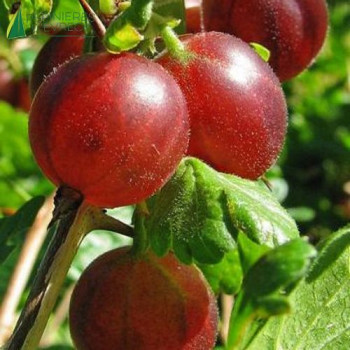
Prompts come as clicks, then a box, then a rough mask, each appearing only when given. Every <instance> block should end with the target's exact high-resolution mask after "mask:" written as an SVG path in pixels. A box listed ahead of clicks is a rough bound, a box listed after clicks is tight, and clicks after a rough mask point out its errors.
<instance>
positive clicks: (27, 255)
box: [0, 196, 53, 344]
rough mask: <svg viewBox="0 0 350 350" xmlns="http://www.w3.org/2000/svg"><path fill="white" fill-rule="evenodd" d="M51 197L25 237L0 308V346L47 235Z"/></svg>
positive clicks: (10, 326) (4, 339) (51, 208)
mask: <svg viewBox="0 0 350 350" xmlns="http://www.w3.org/2000/svg"><path fill="white" fill-rule="evenodd" d="M52 210H53V197H52V196H50V197H49V198H47V199H46V201H45V203H44V205H43V206H42V207H41V209H40V211H39V213H38V215H37V217H36V219H35V221H34V224H33V226H32V227H31V229H30V230H29V231H28V233H27V235H26V239H25V242H24V244H23V247H22V250H21V253H20V256H19V258H18V261H17V264H16V267H15V269H14V271H13V274H12V276H11V280H10V282H9V284H8V287H7V290H6V292H5V296H4V298H3V302H2V304H1V307H0V344H4V343H5V342H6V340H7V339H8V337H9V336H10V334H11V331H12V329H11V328H12V325H13V322H14V319H15V313H16V308H17V306H18V303H19V301H20V298H21V295H22V293H23V290H24V288H25V286H26V284H27V282H28V279H29V276H30V273H31V271H32V269H33V265H34V263H35V260H36V258H37V256H38V253H39V250H40V248H41V246H42V244H43V241H44V239H45V237H46V233H47V230H46V229H47V225H48V224H49V222H50V220H51V217H52Z"/></svg>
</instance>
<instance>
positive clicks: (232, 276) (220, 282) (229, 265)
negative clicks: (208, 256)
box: [197, 249, 243, 294]
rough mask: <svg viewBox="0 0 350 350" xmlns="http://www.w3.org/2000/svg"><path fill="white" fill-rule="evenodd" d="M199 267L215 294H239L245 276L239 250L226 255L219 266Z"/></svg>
mask: <svg viewBox="0 0 350 350" xmlns="http://www.w3.org/2000/svg"><path fill="white" fill-rule="evenodd" d="M197 266H198V267H199V268H200V269H201V270H202V272H203V274H204V276H205V278H206V279H207V281H208V282H209V284H210V286H211V288H212V290H213V292H214V293H215V294H219V293H226V294H236V293H238V291H239V289H240V287H241V284H242V279H243V274H242V267H241V263H240V260H239V254H238V250H237V249H233V250H231V251H229V252H228V253H226V254H225V255H224V258H223V259H222V260H221V261H220V262H219V263H218V264H215V265H212V264H198V265H197Z"/></svg>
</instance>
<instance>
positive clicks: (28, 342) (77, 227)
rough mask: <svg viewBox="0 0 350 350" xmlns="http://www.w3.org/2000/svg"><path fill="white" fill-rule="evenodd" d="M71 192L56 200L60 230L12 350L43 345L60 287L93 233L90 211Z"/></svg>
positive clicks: (62, 192) (59, 193)
mask: <svg viewBox="0 0 350 350" xmlns="http://www.w3.org/2000/svg"><path fill="white" fill-rule="evenodd" d="M81 203H82V197H81V196H80V195H79V194H78V193H76V192H74V191H72V190H71V189H67V188H61V189H59V190H58V191H57V195H56V197H55V204H56V207H55V211H54V220H55V221H57V228H56V230H55V232H54V236H53V237H52V239H51V242H50V245H49V247H48V249H47V251H46V253H45V256H44V258H43V260H42V262H41V264H40V267H39V270H38V273H37V276H36V278H35V280H34V282H33V286H32V288H31V291H30V294H29V297H28V299H27V302H26V304H25V306H24V309H23V310H22V313H21V315H20V318H19V320H18V322H17V325H16V327H15V330H14V332H13V334H12V336H11V338H10V340H9V342H8V343H7V345H6V346H5V349H9V350H25V349H26V350H34V349H36V348H37V345H38V343H39V341H40V338H41V335H42V333H43V331H44V328H45V326H46V323H47V320H48V318H49V315H50V313H51V311H52V309H53V307H54V304H55V301H56V299H57V296H58V294H59V290H60V287H61V285H62V283H63V281H64V279H65V276H66V274H67V271H68V269H69V267H70V264H71V262H72V260H73V257H74V256H75V253H76V251H77V249H78V247H79V244H80V243H81V241H82V239H83V237H84V235H85V234H86V232H87V231H89V230H90V227H89V224H90V222H88V218H89V215H88V210H89V207H88V206H85V205H84V204H83V205H81Z"/></svg>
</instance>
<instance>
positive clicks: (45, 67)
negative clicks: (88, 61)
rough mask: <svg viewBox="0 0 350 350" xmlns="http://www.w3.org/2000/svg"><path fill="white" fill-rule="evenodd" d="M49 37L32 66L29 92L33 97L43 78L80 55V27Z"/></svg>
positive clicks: (81, 38)
mask: <svg viewBox="0 0 350 350" xmlns="http://www.w3.org/2000/svg"><path fill="white" fill-rule="evenodd" d="M57 35H58V36H54V37H52V38H50V39H49V40H48V41H47V43H46V44H45V45H44V46H43V47H42V49H41V51H40V52H39V54H38V56H37V58H36V60H35V62H34V66H33V70H32V74H31V78H30V93H31V96H32V97H34V96H35V94H36V92H37V90H38V89H39V87H40V85H41V84H42V82H43V81H44V80H45V78H46V77H47V76H48V75H50V73H52V71H53V70H54V69H55V68H56V67H58V66H60V65H61V64H63V63H65V62H66V61H69V60H70V59H72V58H74V57H77V56H80V55H82V52H83V47H84V32H83V30H82V29H81V28H79V27H78V28H74V29H73V30H71V31H62V32H59V33H58V34H57Z"/></svg>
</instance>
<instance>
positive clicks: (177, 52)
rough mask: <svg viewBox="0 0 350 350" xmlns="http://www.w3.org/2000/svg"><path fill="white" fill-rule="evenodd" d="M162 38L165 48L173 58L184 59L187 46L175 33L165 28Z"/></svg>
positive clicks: (162, 31)
mask: <svg viewBox="0 0 350 350" xmlns="http://www.w3.org/2000/svg"><path fill="white" fill-rule="evenodd" d="M160 34H161V36H162V38H163V40H164V43H165V46H166V48H167V49H168V51H169V53H170V55H171V56H173V57H174V58H180V59H182V58H183V57H184V55H185V52H186V51H185V46H184V44H183V43H182V42H181V40H180V39H179V38H178V36H177V35H176V33H175V31H174V30H173V29H172V28H170V27H169V26H165V27H164V28H163V29H162V30H161V33H160Z"/></svg>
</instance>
